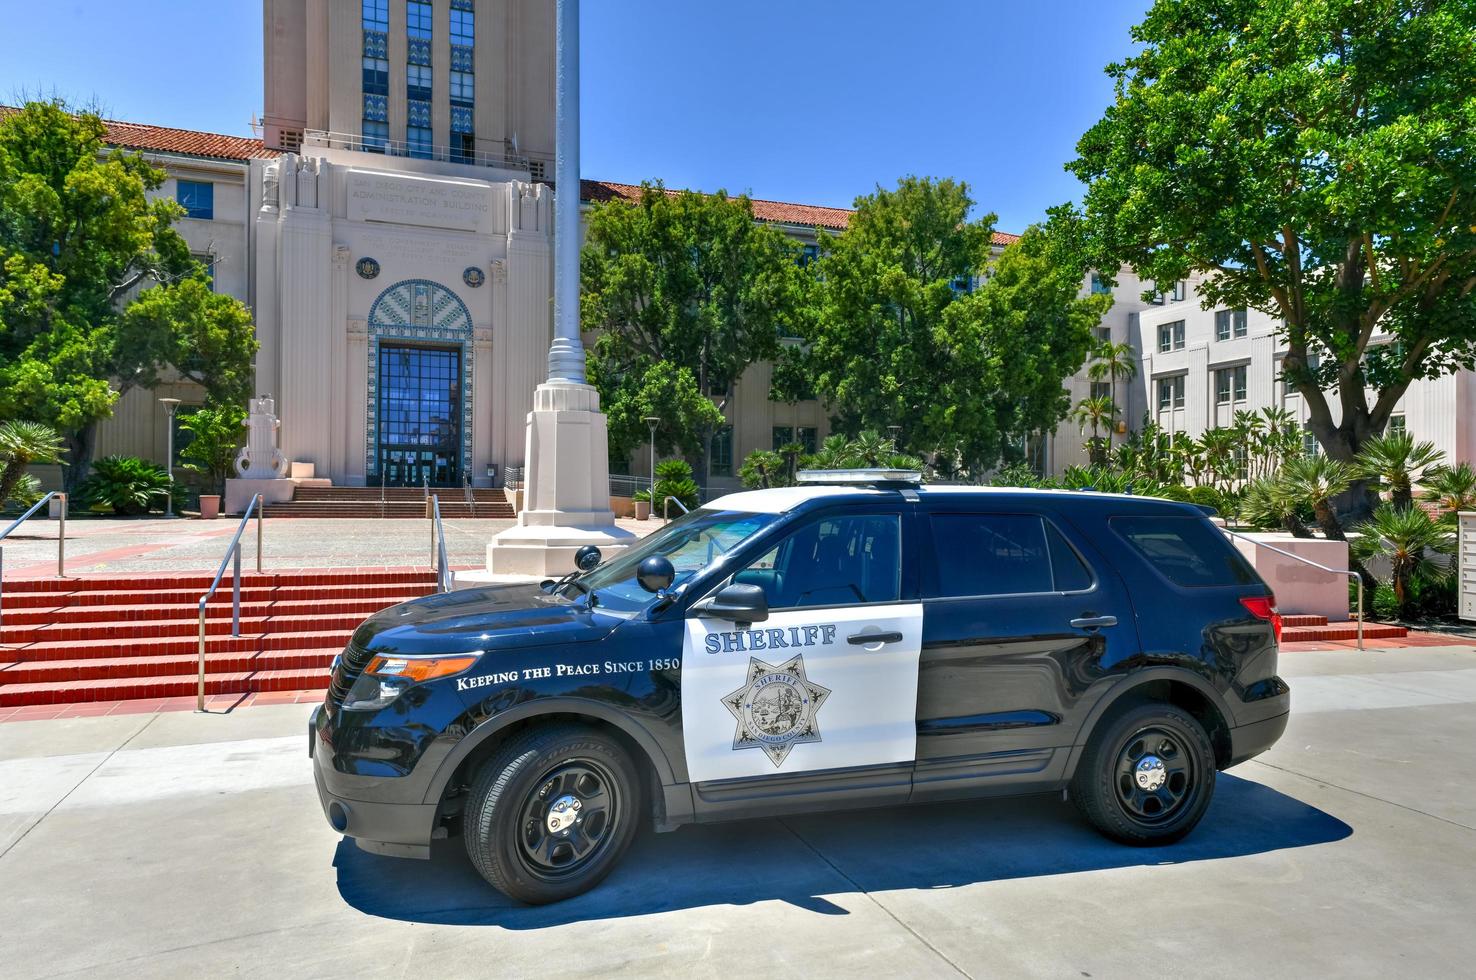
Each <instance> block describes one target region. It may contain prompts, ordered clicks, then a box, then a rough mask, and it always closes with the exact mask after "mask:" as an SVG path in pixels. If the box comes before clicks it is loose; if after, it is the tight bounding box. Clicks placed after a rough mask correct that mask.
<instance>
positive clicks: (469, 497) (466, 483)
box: [461, 473, 477, 517]
mask: <svg viewBox="0 0 1476 980" xmlns="http://www.w3.org/2000/svg"><path fill="white" fill-rule="evenodd" d="M461 496H462V499H463V500H465V501H466V513H467V516H468V517H476V516H477V495H476V492H475V491H473V490H472V482H471V477H470V476H469V475H467V474H466V473H463V474H461Z"/></svg>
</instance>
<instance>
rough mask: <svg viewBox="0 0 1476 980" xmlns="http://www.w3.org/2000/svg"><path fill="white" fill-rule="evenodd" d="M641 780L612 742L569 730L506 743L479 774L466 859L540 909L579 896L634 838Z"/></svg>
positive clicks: (470, 804)
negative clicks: (540, 906)
mask: <svg viewBox="0 0 1476 980" xmlns="http://www.w3.org/2000/svg"><path fill="white" fill-rule="evenodd" d="M640 786H641V779H640V775H639V773H638V771H637V769H636V766H635V763H634V762H633V761H632V760H631V758H630V754H629V753H627V752H626V751H625V749H624V747H622V746H621V745H620V743H619V742H617V741H615V740H614V739H612V738H610V737H609V736H607V735H604V734H601V733H600V732H598V731H595V730H593V729H589V728H583V727H579V726H576V725H550V726H548V727H543V728H532V729H529V730H527V731H525V732H521V733H519V734H518V735H515V736H513V738H511V739H510V740H509V741H508V742H507V744H505V745H503V746H502V747H501V748H499V749H498V750H497V751H496V752H495V753H494V754H493V755H492V757H491V758H489V759H488V760H487V761H486V762H485V763H484V764H483V765H482V768H481V769H480V770H479V771H478V773H477V777H476V780H475V781H474V782H473V783H472V787H471V792H470V795H469V796H468V799H467V809H466V815H465V819H464V823H463V836H464V837H465V843H466V853H467V855H468V856H469V857H470V858H471V861H472V864H473V865H475V866H476V869H477V871H478V872H480V873H481V875H482V877H483V878H486V879H487V881H488V882H490V883H491V884H492V887H494V888H496V889H497V890H498V891H500V892H502V893H503V894H504V895H507V896H508V897H509V898H514V899H517V900H518V901H520V902H526V903H527V904H529V905H544V904H547V903H549V902H558V901H561V900H563V899H566V898H572V897H573V896H575V895H579V894H581V893H583V892H586V891H588V890H589V889H591V888H593V887H594V886H595V885H597V884H599V882H600V881H601V880H602V879H603V878H604V877H605V875H607V874H609V873H610V871H611V869H612V868H614V867H615V865H616V863H617V862H618V861H619V860H620V857H621V855H622V854H624V852H625V849H626V848H627V847H629V846H630V842H631V839H632V838H633V837H634V836H635V831H636V823H637V820H638V817H639V811H640Z"/></svg>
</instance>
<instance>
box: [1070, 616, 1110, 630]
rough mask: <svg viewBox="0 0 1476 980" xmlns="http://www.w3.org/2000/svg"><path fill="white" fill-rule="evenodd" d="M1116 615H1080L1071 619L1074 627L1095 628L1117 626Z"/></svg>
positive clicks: (1080, 628)
mask: <svg viewBox="0 0 1476 980" xmlns="http://www.w3.org/2000/svg"><path fill="white" fill-rule="evenodd" d="M1116 625H1117V617H1116V616H1078V617H1077V618H1076V619H1073V620H1072V621H1071V626H1072V628H1073V629H1079V630H1094V629H1098V628H1100V627H1103V626H1116Z"/></svg>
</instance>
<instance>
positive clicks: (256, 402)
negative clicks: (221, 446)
mask: <svg viewBox="0 0 1476 980" xmlns="http://www.w3.org/2000/svg"><path fill="white" fill-rule="evenodd" d="M248 405H249V410H248V414H247V416H246V423H245V425H246V445H245V446H244V447H243V448H242V449H241V451H240V452H239V453H237V454H236V473H237V474H239V478H238V479H231V480H226V492H225V512H226V513H227V514H239V513H241V511H243V510H245V509H246V505H247V504H249V503H250V502H251V498H252V497H253V496H254V495H256V494H258V493H259V494H261V495H262V498H261V499H262V501H263V502H265V503H268V504H278V503H284V502H286V501H288V500H291V499H292V492H293V489H294V485H293V483H292V481H291V480H289V479H287V459H286V457H285V456H283V455H282V450H280V449H278V448H277V429H279V428H281V425H282V422H281V420H280V419H278V418H277V403H276V401H274V400H273V399H272V397H271V396H270V395H268V396H266V397H265V398H260V397H258V398H253V399H251V401H250V402H249V403H248Z"/></svg>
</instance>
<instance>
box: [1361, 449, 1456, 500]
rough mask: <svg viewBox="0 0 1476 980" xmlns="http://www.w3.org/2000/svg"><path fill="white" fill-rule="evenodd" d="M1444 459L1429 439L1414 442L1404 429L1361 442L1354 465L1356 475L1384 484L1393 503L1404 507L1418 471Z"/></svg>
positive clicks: (1412, 494)
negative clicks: (1361, 445) (1427, 440)
mask: <svg viewBox="0 0 1476 980" xmlns="http://www.w3.org/2000/svg"><path fill="white" fill-rule="evenodd" d="M1444 458H1445V454H1444V453H1442V452H1441V451H1440V450H1438V449H1436V448H1435V444H1434V443H1433V442H1415V441H1414V436H1412V435H1410V434H1409V433H1408V432H1391V433H1389V434H1388V435H1384V436H1377V437H1375V438H1373V439H1370V440H1369V441H1368V442H1365V443H1364V444H1363V448H1362V449H1360V450H1358V455H1357V457H1355V459H1354V467H1355V473H1356V475H1357V477H1358V478H1360V479H1364V480H1378V481H1380V482H1381V483H1384V484H1386V485H1387V486H1388V487H1389V499H1390V501H1391V502H1392V503H1393V504H1394V506H1395V507H1401V508H1406V509H1407V508H1408V507H1409V506H1410V504H1412V503H1413V502H1414V491H1413V489H1412V484H1413V483H1414V482H1415V481H1416V480H1418V479H1419V474H1420V472H1421V471H1423V470H1424V469H1425V468H1426V467H1427V466H1434V465H1435V464H1436V463H1439V462H1440V461H1441V460H1442V459H1444Z"/></svg>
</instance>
